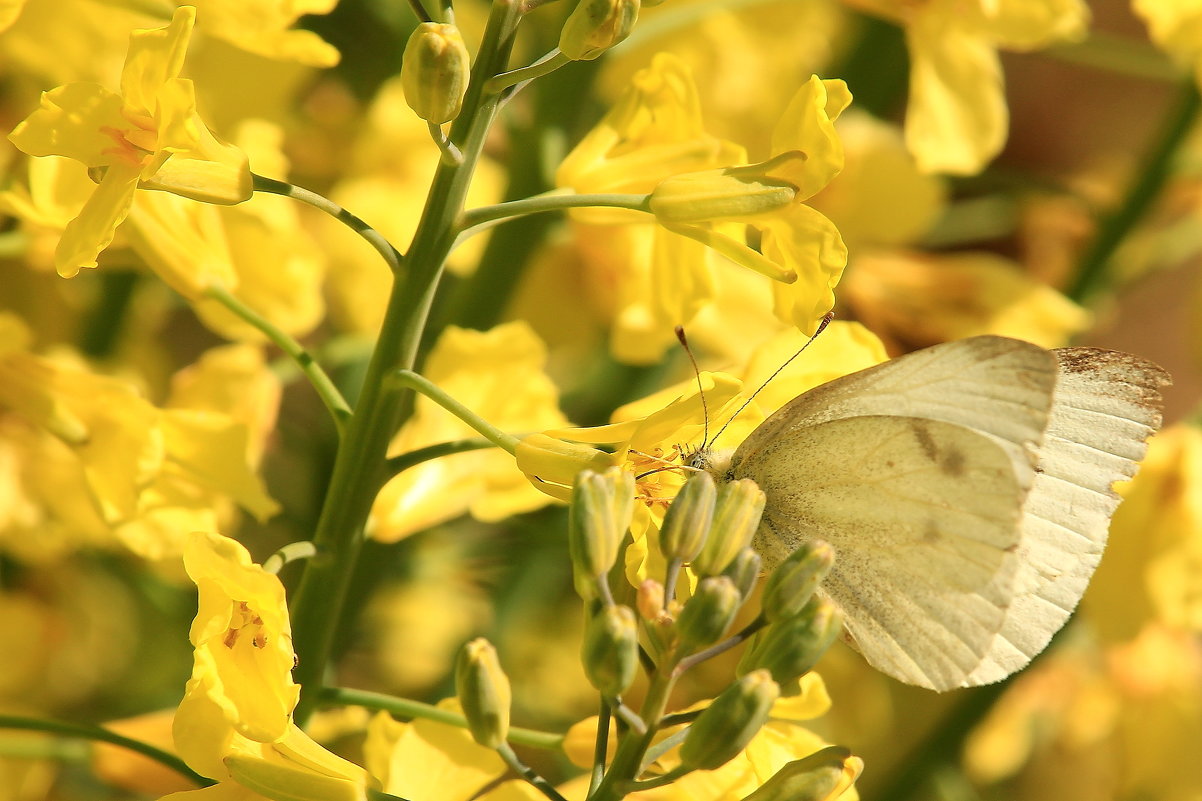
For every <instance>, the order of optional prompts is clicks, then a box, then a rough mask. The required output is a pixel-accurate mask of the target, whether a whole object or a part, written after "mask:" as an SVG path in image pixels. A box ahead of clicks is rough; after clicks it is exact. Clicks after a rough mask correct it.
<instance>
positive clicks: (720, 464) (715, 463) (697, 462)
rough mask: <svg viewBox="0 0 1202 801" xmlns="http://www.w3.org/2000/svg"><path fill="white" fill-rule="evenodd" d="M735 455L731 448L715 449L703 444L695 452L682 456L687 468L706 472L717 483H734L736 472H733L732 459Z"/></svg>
mask: <svg viewBox="0 0 1202 801" xmlns="http://www.w3.org/2000/svg"><path fill="white" fill-rule="evenodd" d="M734 453H735V452H734V450H733V449H730V448H719V449H715V448H712V447H710V446H709V445H705V444H703V445H701V446H700V447H699V448H697V449H696V450H694V451H691V452H685V453H684V454H683V455H682V456H683V459H682V461H683V462H684V464H685V465H686V466H687V467H691V468H694V469H696V470H704V471H705V472H707V473H709V474H710V475H711V476H713V477H714V479H715V480H716V481H720V482H726V481H733V480H734V472H733V471H732V470H731V457H732V456H734Z"/></svg>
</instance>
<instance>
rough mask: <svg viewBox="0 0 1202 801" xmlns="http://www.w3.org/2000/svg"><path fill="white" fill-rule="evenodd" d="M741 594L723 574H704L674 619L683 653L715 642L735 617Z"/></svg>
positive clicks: (741, 601)
mask: <svg viewBox="0 0 1202 801" xmlns="http://www.w3.org/2000/svg"><path fill="white" fill-rule="evenodd" d="M742 603H743V596H742V595H740V594H739V590H738V589H737V588H736V587H735V585H734V582H733V581H731V580H730V579H729V578H727V577H726V576H711V577H709V578H703V579H702V580H701V581H700V582H698V584H697V592H696V593H695V594H694V595H693V597H692V598H690V599H689V600H688V602H687V603H686V604H685V605H684V609H683V610H682V611H681V613H680V618H679V619H678V620H677V621H676V631H677V635H678V636H679V638H680V648H681V652H682V653H691V652H693V651H695V650H697V649H698V648H702V647H704V646H706V645H709V644H710V643H714V642H717V641H718V640H719V638H721V637H722V635H723V634H725V633H726V630H727V629H728V628H730V624H731V623H732V622H733V621H734V619H735V613H736V612H738V611H739V607H740V606H741V605H742Z"/></svg>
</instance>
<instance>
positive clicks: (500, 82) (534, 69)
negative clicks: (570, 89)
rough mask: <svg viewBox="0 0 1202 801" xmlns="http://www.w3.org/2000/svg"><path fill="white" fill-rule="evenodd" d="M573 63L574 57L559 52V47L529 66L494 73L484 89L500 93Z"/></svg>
mask: <svg viewBox="0 0 1202 801" xmlns="http://www.w3.org/2000/svg"><path fill="white" fill-rule="evenodd" d="M571 63H572V59H570V58H568V57H567V56H565V55H564V54H563V53H561V52H559V50H558V49H556V50H552V51H551V52H550V53H547V54H546V55H545V56H543V57H542V58H540V59H539V60H538V61H536V62H534V63H533V64H531V65H530V66H528V67H518V68H517V69H516V70H510V71H509V72H502V73H501V74H500V75H494V76H493V77H492V78H490V79H489V80H488V83H487V84H485V85H484V91H485V92H488V93H490V94H500V93H501V92H504V91H505V90H506V89H508V88H509V87H511V86H517V85H518V84H519V83H525V82H526V81H532V80H534V79H535V78H541V77H543V76H544V75H550V74H551V73H552V72H555V70H557V69H559V68H560V67H562V66H564V65H565V64H571Z"/></svg>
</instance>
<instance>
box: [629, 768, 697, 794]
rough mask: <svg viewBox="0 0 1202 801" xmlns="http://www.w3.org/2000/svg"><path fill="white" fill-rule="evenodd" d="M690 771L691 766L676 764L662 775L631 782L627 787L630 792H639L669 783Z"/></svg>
mask: <svg viewBox="0 0 1202 801" xmlns="http://www.w3.org/2000/svg"><path fill="white" fill-rule="evenodd" d="M691 772H692V769H691V768H687V767H685V766H684V765H677V766H676V767H674V768H672V770H670V771H668V772H667V773H665V774H664V775H663V776H656V777H655V778H654V779H647V780H646V781H641V782H631V783H630V784H629V785H628V788H629V790H630V792H632V793H637V792H641V791H643V790H654V789H655V788H656V787H663V786H664V785H665V784H671V783H672V782H674V781H676V780H677V779H679V778H680V777H681V776H684V775H685V774H687V773H691Z"/></svg>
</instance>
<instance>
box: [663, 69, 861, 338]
mask: <svg viewBox="0 0 1202 801" xmlns="http://www.w3.org/2000/svg"><path fill="white" fill-rule="evenodd" d="M850 103H851V94H850V93H849V92H848V91H847V85H846V84H845V83H843V81H837V80H835V81H824V80H820V79H819V78H818V76H816V75H815V76H812V77H811V78H810V80H809V81H807V82H806V83H805V84H804V85H803V86H802V87H801V89H800V90H799V91H798V92H797V94H796V95H795V96H794V97H793V100H792V101H791V102H790V103H789V107H788V108H787V109H786V110H785V113H784V115H783V116H782V117H781V119H780V121H779V123H778V124H777V126H776V129H775V131H774V133H773V137H772V149H773V151H774V152H775V153H777V155H776V156H774V157H773V158H772V159H770V160H768V161H766V162H764V163H762V164H756V165H748V166H744V167H728V168H725V169H721V170H715V171H711V172H707V173H694V174H685V175H678V176H674V177H672V178H668V179H666V180H664V181H663V182H661V183H660V184H659V185H658V186H657V187H656V188H655V191H654V192H652V193H651V210H652V211H653V212H654V213H655V216H656V218H657V219H658V220H659V221H660V223H661V224H663V225H664V226H665V227H667V228H668V230H670V231H673V232H676V233H679V234H682V235H684V236H688V237H691V238H693V239H697V240H698V241H701V242H703V243H705V244H706V245H708V246H710V247H712V248H714V249H716V250H718V251H719V252H720V253H722V255H724V256H726V257H727V258H729V259H731V260H732V261H734V262H735V263H736V264H740V265H742V266H745V267H748V268H750V269H752V270H755V271H756V272H760V273H763V274H764V275H766V276H768V277H769V278H772V279H774V284H773V298H774V310H775V312H776V314H777V316H778V317H780V318H781V319H782V320H785V321H787V322H791V323H793V324H794V325H796V326H797V327H798V328H800V329H801V330H802V331H803V332H805V333H806V334H812V333H814V331H815V330H817V326H818V322H819V320H821V319H822V317H823V315H825V314H826V313H827V312H828V311H830V310H831V308H832V307H833V306H834V303H835V296H834V287H835V284H837V283H838V282H839V278H840V277H841V276H842V274H843V267H844V265H845V264H846V263H847V248H846V247H845V246H844V244H843V239H842V238H841V237H840V236H839V232H838V231H837V230H836V229H835V226H834V224H833V223H831V221H830V220H828V219H827V218H826V217H824V216H823V215H822V214H820V213H819V212H817V211H815V210H814V209H812V208H810V207H808V206H805V205H803V203H802V201H805V200H807V199H808V198H810V197H811V196H813V195H814V194H815V193H817V192H818V191H819V190H821V189H822V188H823V187H825V186H826V185H827V184H829V183H830V182H831V180H832V179H833V178H834V177H835V176H836V175H837V174H838V173H839V171H840V170H841V169H842V168H843V146H842V144H841V143H840V141H839V136H838V134H837V133H836V132H835V127H834V121H835V120H836V119H838V117H839V115H840V114H841V113H842V112H843V110H844V109H845V108H847V106H848V104H850ZM713 223H744V224H746V225H748V226H751V227H753V228H755V229H758V230H759V231H760V233H761V234H762V243H761V250H762V253H761V252H757V251H755V250H752V249H751V248H750V247H748V246H747V245H746V244H744V243H743V242H742V241H740V239H741V238H742V237H739V238H731V237H730V236H728V235H727V234H725V233H723V232H722V231H720V230H717V229H715V228H714V227H713V225H712V224H713ZM739 233H740V234H741V233H742V232H739Z"/></svg>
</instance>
